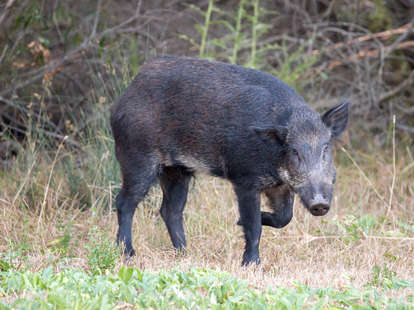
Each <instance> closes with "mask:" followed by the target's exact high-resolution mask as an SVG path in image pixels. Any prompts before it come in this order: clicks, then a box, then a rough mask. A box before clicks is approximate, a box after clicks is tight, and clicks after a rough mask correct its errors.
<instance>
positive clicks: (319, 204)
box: [309, 194, 329, 216]
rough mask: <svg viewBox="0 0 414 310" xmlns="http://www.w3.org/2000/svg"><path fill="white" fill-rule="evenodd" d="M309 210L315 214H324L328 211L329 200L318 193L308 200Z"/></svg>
mask: <svg viewBox="0 0 414 310" xmlns="http://www.w3.org/2000/svg"><path fill="white" fill-rule="evenodd" d="M309 211H310V213H312V215H315V216H322V215H325V214H326V213H328V211H329V201H328V200H327V199H325V198H324V197H323V196H322V195H321V194H318V195H316V196H315V197H314V198H313V199H312V200H311V201H310V208H309Z"/></svg>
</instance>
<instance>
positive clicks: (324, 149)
mask: <svg viewBox="0 0 414 310" xmlns="http://www.w3.org/2000/svg"><path fill="white" fill-rule="evenodd" d="M328 150H329V143H326V144H324V145H323V146H322V158H323V159H324V160H325V159H326V155H327V154H328Z"/></svg>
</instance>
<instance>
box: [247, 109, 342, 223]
mask: <svg viewBox="0 0 414 310" xmlns="http://www.w3.org/2000/svg"><path fill="white" fill-rule="evenodd" d="M348 113H349V103H348V102H343V103H341V104H339V105H338V106H335V107H334V108H332V109H330V110H329V111H327V112H326V113H325V114H323V115H322V116H320V115H318V114H317V113H313V112H311V111H310V110H309V109H308V108H304V109H303V110H298V111H295V112H294V113H292V115H291V117H290V118H289V122H288V123H287V125H286V126H270V127H266V128H257V127H255V128H254V131H255V132H256V133H257V134H258V135H259V137H260V138H261V139H262V141H263V142H264V143H265V145H266V146H267V150H268V151H270V154H271V155H272V156H273V158H274V159H275V162H276V170H277V172H278V175H279V177H280V179H281V180H282V181H283V182H284V183H286V184H288V185H289V186H290V187H291V188H292V189H293V191H295V192H296V193H297V194H298V195H299V197H300V198H301V201H302V203H303V204H304V206H305V207H306V209H308V210H309V211H310V213H311V214H313V215H315V216H321V215H325V214H326V213H327V212H328V211H329V207H330V204H331V200H332V194H333V185H334V183H335V178H336V169H335V166H334V163H333V159H332V153H331V142H332V139H334V138H337V137H339V135H340V134H341V133H342V132H343V131H344V130H345V128H346V126H347V123H348Z"/></svg>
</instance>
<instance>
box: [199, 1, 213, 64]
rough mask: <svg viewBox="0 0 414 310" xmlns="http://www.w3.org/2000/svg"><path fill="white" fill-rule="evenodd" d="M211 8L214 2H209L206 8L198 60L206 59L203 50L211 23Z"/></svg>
mask: <svg viewBox="0 0 414 310" xmlns="http://www.w3.org/2000/svg"><path fill="white" fill-rule="evenodd" d="M213 8H214V0H210V1H209V2H208V8H207V11H206V13H205V16H204V27H203V29H202V31H201V44H200V53H199V55H200V58H205V57H206V53H205V49H206V46H207V35H208V28H209V26H210V23H211V13H212V12H213Z"/></svg>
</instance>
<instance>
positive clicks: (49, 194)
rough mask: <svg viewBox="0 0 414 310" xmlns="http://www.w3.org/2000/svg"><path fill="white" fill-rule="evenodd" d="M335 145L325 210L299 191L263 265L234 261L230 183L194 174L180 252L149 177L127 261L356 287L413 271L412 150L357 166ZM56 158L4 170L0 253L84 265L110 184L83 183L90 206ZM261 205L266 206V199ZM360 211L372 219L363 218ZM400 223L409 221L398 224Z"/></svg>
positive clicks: (27, 263)
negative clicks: (305, 201) (316, 210)
mask: <svg viewBox="0 0 414 310" xmlns="http://www.w3.org/2000/svg"><path fill="white" fill-rule="evenodd" d="M338 153H339V154H337V155H339V156H337V157H342V160H341V162H343V165H340V166H339V167H338V180H337V186H336V191H335V198H334V203H333V206H332V208H331V211H330V212H329V213H328V215H327V216H325V217H313V216H312V215H311V214H310V213H309V212H307V211H306V210H305V209H304V208H303V207H302V205H301V204H300V202H299V201H298V200H297V201H296V202H295V206H294V218H293V220H292V222H291V223H290V224H289V225H288V226H287V227H285V228H283V229H280V230H277V229H274V228H270V227H264V229H263V235H262V239H261V245H260V254H261V259H262V265H261V266H260V267H258V268H254V267H249V268H242V267H241V266H240V264H241V256H242V252H243V247H244V240H243V236H242V231H241V227H240V226H237V225H236V222H237V220H238V213H237V205H236V199H235V197H234V194H233V191H232V188H231V185H230V184H229V183H228V182H226V181H223V180H220V179H218V178H213V177H207V176H200V175H199V176H197V177H196V178H195V180H194V182H193V183H192V186H191V190H190V194H189V198H188V203H187V206H186V210H185V231H186V236H187V243H188V249H187V252H186V253H185V254H179V255H177V254H176V253H175V252H174V251H173V250H172V245H171V243H170V239H169V236H168V233H167V230H166V228H165V225H164V223H163V221H162V219H161V218H160V215H159V207H160V204H161V199H162V194H161V192H160V190H159V188H158V186H156V187H154V188H153V189H152V190H151V192H150V194H149V195H148V196H147V197H146V198H145V201H144V202H143V203H141V204H140V206H139V207H138V208H137V211H136V214H135V217H134V225H133V238H134V239H133V245H134V248H135V250H136V253H137V256H136V257H134V258H133V259H131V260H130V261H129V262H128V264H131V265H135V266H137V267H139V268H142V269H149V270H159V269H170V268H175V269H188V268H189V267H191V266H197V267H201V268H211V269H220V270H224V271H227V272H230V273H231V274H233V275H235V276H236V277H239V278H244V279H247V280H248V281H249V283H250V284H251V285H254V286H258V287H267V286H271V287H272V286H275V285H282V286H292V285H294V283H295V282H299V283H304V284H307V285H309V286H312V287H328V286H332V287H336V288H341V287H344V286H347V285H352V286H355V287H362V286H363V285H364V284H366V283H367V282H368V281H370V280H372V274H373V267H374V266H379V267H380V268H382V267H383V266H387V268H388V269H389V270H392V271H393V272H395V273H396V275H397V277H399V278H403V279H410V280H414V225H413V224H414V209H413V207H414V187H413V182H412V180H413V176H414V171H413V170H414V168H410V167H411V166H410V163H411V162H412V159H411V158H410V156H409V155H410V154H408V155H405V154H404V152H403V151H401V154H400V158H399V159H398V156H397V161H396V164H395V169H394V168H393V163H392V160H389V156H386V155H385V153H384V155H382V154H375V156H374V155H370V156H368V155H366V154H354V155H352V156H353V157H352V158H353V160H354V161H355V164H357V165H358V167H357V166H356V165H355V164H352V162H351V161H350V160H349V159H346V158H347V156H348V155H346V154H345V153H344V152H343V151H339V152H338ZM62 156H63V155H62ZM52 159H53V158H52ZM59 160H60V159H58V160H57V161H53V160H51V161H48V160H41V157H40V156H39V157H37V158H36V160H34V161H33V166H31V165H28V168H26V169H21V170H19V169H18V168H15V169H12V171H9V172H7V173H4V174H3V175H1V178H0V186H1V188H2V191H1V196H0V206H1V209H0V234H1V238H0V255H1V257H0V258H3V259H4V258H5V257H6V256H7V257H9V256H10V253H11V252H14V253H20V254H19V255H18V257H16V255H15V257H14V258H13V261H12V263H13V265H14V266H17V267H25V268H29V269H32V270H40V269H42V268H44V267H46V266H48V265H54V266H56V268H57V269H59V268H61V266H65V265H71V266H79V267H82V268H88V265H87V256H88V249H87V247H86V246H87V245H88V244H89V245H90V244H93V243H94V242H97V241H96V240H95V239H93V238H94V237H93V236H94V235H93V233H91V232H92V230H93V229H94V230H93V231H95V232H96V231H97V232H99V234H101V235H103V234H107V236H108V239H107V240H111V241H113V240H115V236H116V229H117V221H116V215H115V212H107V211H104V207H105V206H104V204H107V203H104V201H105V200H103V199H102V197H101V196H105V197H107V198H108V199H107V201H109V204H111V203H112V201H111V200H112V199H113V197H112V196H111V195H110V194H108V193H109V192H110V189H109V185H108V186H107V187H106V186H101V187H99V186H97V185H96V184H87V185H86V186H88V187H89V189H90V190H91V192H92V195H91V197H92V198H91V201H92V207H91V208H89V209H87V210H85V211H81V210H80V209H79V206H80V201H79V200H78V197H77V196H76V195H74V196H70V195H69V194H68V180H67V178H66V177H65V174H64V173H63V172H62V171H61V169H59V166H58V163H59ZM55 164H56V165H55ZM52 167H54V170H53V171H52ZM80 169H81V168H80ZM11 174H12V176H13V177H11ZM50 176H52V177H51V178H50ZM393 179H394V181H395V182H394V185H393V186H392V183H393V182H392V181H393ZM27 187H30V188H31V189H30V190H27ZM391 190H392V194H391ZM390 197H392V199H391V203H390V200H389V199H390ZM262 204H263V208H265V200H264V199H263V203H262ZM367 215H368V217H367ZM361 216H362V218H364V216H365V217H366V218H368V222H369V219H371V220H372V221H374V222H371V224H369V223H368V224H364V222H363V221H362V220H361ZM401 222H402V223H405V224H407V225H408V226H406V228H405V229H403V228H402V226H401V225H403V224H400V223H401ZM340 227H343V228H344V229H341V228H340ZM407 227H408V228H407ZM410 230H411V231H410ZM65 235H66V236H68V244H67V245H66V246H65V247H64V251H62V249H61V248H62V247H59V244H60V243H59V242H60V241H59V240H61V238H62V237H64V236H65ZM66 257H69V259H67V258H66ZM123 263H124V262H123V260H122V259H119V260H118V261H117V264H118V265H121V264H123Z"/></svg>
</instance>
